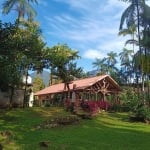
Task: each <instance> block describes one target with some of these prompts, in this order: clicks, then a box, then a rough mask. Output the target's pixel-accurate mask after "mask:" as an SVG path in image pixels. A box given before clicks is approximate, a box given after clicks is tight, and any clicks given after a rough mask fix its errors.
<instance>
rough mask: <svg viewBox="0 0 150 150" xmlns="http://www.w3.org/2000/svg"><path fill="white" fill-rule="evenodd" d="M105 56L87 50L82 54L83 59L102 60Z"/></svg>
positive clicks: (95, 51) (98, 52)
mask: <svg viewBox="0 0 150 150" xmlns="http://www.w3.org/2000/svg"><path fill="white" fill-rule="evenodd" d="M105 56H106V55H105V54H103V53H102V51H100V50H94V49H93V50H92V49H89V50H87V51H86V52H85V53H84V54H83V56H82V57H83V58H88V59H95V58H104V57H105Z"/></svg>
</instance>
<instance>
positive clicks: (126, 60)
mask: <svg viewBox="0 0 150 150" xmlns="http://www.w3.org/2000/svg"><path fill="white" fill-rule="evenodd" d="M132 52H133V51H132V50H128V49H126V48H123V51H122V52H121V53H119V56H120V60H121V66H124V67H123V68H124V69H123V68H122V69H123V70H124V73H125V74H126V82H127V81H128V76H129V77H130V78H131V70H132V69H131V68H132V62H131V58H132Z"/></svg>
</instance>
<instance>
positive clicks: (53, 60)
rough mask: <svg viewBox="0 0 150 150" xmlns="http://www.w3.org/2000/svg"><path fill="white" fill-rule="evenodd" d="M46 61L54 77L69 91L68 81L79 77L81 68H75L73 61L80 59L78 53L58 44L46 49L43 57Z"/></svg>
mask: <svg viewBox="0 0 150 150" xmlns="http://www.w3.org/2000/svg"><path fill="white" fill-rule="evenodd" d="M45 58H46V59H47V60H49V61H48V63H47V64H48V67H50V68H51V69H53V72H51V73H53V74H54V75H56V76H58V77H60V79H61V80H62V81H63V82H64V88H67V89H68V90H69V84H70V81H71V80H73V78H74V77H77V76H79V75H80V72H81V71H82V69H81V68H77V66H76V63H75V62H74V60H76V59H78V58H80V57H79V55H78V51H76V50H72V49H71V48H69V47H68V45H66V44H58V45H56V46H53V47H52V48H48V49H47V55H46V57H45Z"/></svg>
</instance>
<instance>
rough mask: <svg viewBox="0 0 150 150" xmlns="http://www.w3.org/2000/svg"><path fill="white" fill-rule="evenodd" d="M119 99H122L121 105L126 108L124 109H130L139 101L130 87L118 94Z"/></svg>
mask: <svg viewBox="0 0 150 150" xmlns="http://www.w3.org/2000/svg"><path fill="white" fill-rule="evenodd" d="M119 99H120V100H121V101H122V106H123V107H125V108H126V111H127V110H128V111H132V110H134V109H135V106H136V105H137V103H138V102H139V98H138V94H137V93H136V92H135V91H134V90H133V89H132V88H128V89H124V90H123V91H122V92H121V94H120V95H119Z"/></svg>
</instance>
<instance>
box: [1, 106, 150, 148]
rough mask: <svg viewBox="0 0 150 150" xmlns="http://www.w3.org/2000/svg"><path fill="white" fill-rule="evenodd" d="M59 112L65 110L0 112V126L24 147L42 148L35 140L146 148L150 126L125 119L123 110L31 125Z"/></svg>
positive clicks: (53, 145) (53, 143)
mask: <svg viewBox="0 0 150 150" xmlns="http://www.w3.org/2000/svg"><path fill="white" fill-rule="evenodd" d="M45 113H46V115H45ZM63 114H64V115H65V114H66V112H63V111H62V110H59V109H58V108H57V110H55V109H54V108H46V109H44V108H33V109H31V110H30V109H26V110H23V111H22V110H20V111H18V112H15V111H14V112H10V113H6V114H5V116H0V128H1V127H3V126H4V127H3V129H5V130H8V129H9V130H10V129H11V130H12V131H13V132H14V133H15V135H16V136H15V141H16V143H17V144H18V145H19V146H20V148H21V149H24V150H26V149H30V150H35V149H36V150H41V149H44V148H41V147H40V144H39V143H40V142H42V141H48V142H49V147H48V148H47V149H51V150H149V147H150V142H149V141H150V126H148V125H146V124H143V123H130V122H128V121H127V120H126V119H127V116H128V114H125V113H104V114H100V115H99V116H98V117H97V118H94V119H92V120H83V121H82V122H81V123H80V124H78V125H75V126H74V125H73V126H67V127H60V128H52V129H40V130H37V129H35V128H34V126H35V125H37V124H38V123H42V121H43V120H46V119H48V118H49V117H51V116H57V115H63ZM9 117H10V118H9ZM11 117H12V118H11ZM13 117H14V118H13ZM9 119H10V120H12V121H8V120H9ZM14 119H15V120H17V122H18V123H17V124H16V122H14Z"/></svg>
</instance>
